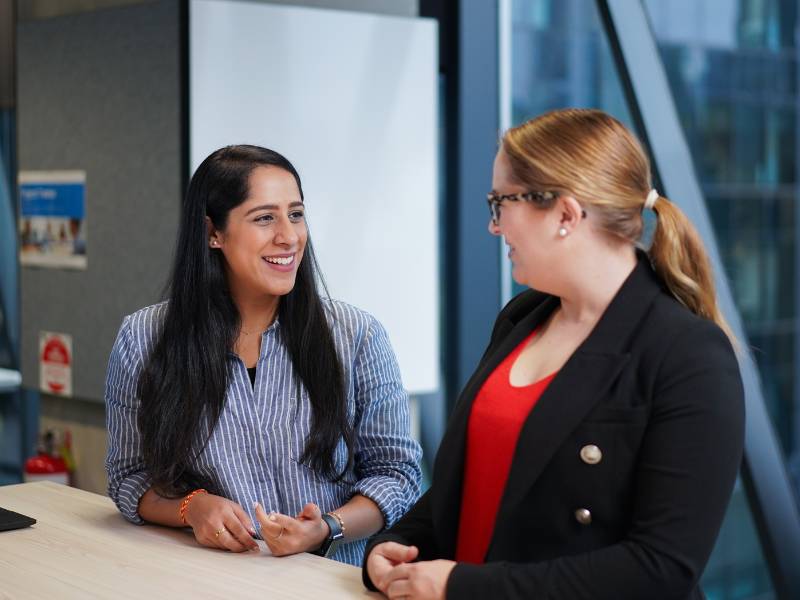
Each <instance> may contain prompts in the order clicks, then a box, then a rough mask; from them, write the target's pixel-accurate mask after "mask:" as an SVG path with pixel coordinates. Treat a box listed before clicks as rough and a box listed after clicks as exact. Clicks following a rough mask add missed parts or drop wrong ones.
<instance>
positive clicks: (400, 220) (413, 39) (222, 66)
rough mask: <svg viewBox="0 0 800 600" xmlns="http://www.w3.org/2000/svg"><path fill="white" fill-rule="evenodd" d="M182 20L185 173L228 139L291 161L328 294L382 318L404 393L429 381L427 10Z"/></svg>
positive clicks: (435, 385)
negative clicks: (418, 13)
mask: <svg viewBox="0 0 800 600" xmlns="http://www.w3.org/2000/svg"><path fill="white" fill-rule="evenodd" d="M189 20H190V30H189V40H190V41H189V46H190V54H189V64H190V85H189V87H190V99H189V101H190V109H189V114H190V153H191V154H190V161H191V169H192V172H194V170H195V169H196V168H197V166H198V165H199V164H200V162H202V160H203V159H204V158H205V157H206V156H207V155H208V154H210V153H211V152H213V151H214V150H216V149H217V148H220V147H222V146H226V145H229V144H242V143H249V144H257V145H260V146H266V147H268V148H271V149H273V150H277V151H278V152H280V153H282V154H284V155H285V156H286V157H287V158H288V159H289V160H290V161H292V163H293V164H294V165H295V167H296V168H297V170H298V171H299V173H300V177H301V180H302V182H303V191H304V194H305V198H306V207H307V209H306V215H307V218H308V223H309V230H310V233H311V239H312V240H313V243H314V246H315V250H316V253H317V258H318V260H319V262H320V266H321V268H322V273H323V275H324V277H325V280H326V282H327V283H328V287H329V290H330V293H331V296H332V297H333V298H337V299H340V300H344V301H346V302H349V303H351V304H354V305H356V306H358V307H359V308H363V309H364V310H366V311H368V312H370V313H372V314H373V315H375V317H376V318H378V320H380V321H381V322H382V323H383V325H384V326H385V327H386V329H387V331H388V333H389V337H390V338H391V341H392V345H393V347H394V349H395V352H396V354H397V357H398V361H399V363H400V370H401V372H402V376H403V382H404V384H405V386H406V388H407V389H408V390H409V392H411V393H429V392H434V391H437V390H438V389H439V329H440V327H439V273H438V255H439V252H438V250H439V242H438V232H439V223H438V200H437V197H438V164H437V155H438V152H437V146H438V139H437V135H438V132H437V129H438V120H437V115H438V110H437V105H438V91H437V71H438V56H437V52H438V45H437V44H438V42H437V30H436V23H435V21H433V20H429V19H412V18H403V17H390V16H383V15H372V14H364V13H356V12H347V11H334V10H322V9H314V8H304V7H290V6H278V5H265V4H258V3H253V2H240V1H230V0H192V2H191V3H190V19H189Z"/></svg>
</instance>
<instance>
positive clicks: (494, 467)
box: [364, 110, 744, 600]
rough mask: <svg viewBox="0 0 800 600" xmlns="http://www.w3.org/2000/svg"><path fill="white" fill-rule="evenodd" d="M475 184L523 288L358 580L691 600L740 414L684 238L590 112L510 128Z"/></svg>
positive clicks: (474, 593) (611, 133)
mask: <svg viewBox="0 0 800 600" xmlns="http://www.w3.org/2000/svg"><path fill="white" fill-rule="evenodd" d="M492 184H493V190H492V192H491V193H490V194H489V208H490V211H491V221H490V223H489V231H490V233H492V234H493V235H498V236H502V237H503V239H504V241H505V243H506V244H507V246H508V254H509V257H510V259H511V262H512V264H513V276H514V279H515V280H516V281H517V282H519V283H521V284H523V285H526V286H528V287H529V288H531V289H530V290H528V291H526V292H524V293H522V294H520V295H519V296H517V297H516V298H514V299H513V300H512V301H511V302H510V303H509V304H508V305H507V306H506V307H505V308H504V309H503V310H502V312H501V313H500V315H499V317H498V318H497V321H496V323H495V326H494V331H493V333H492V337H491V341H490V343H489V347H488V349H487V350H486V353H485V354H484V357H483V359H482V360H481V363H480V364H479V365H478V368H477V370H476V372H475V374H474V375H473V377H472V379H471V380H470V381H469V382H468V383H467V385H466V387H465V388H464V391H463V392H462V395H461V398H460V400H459V402H458V404H457V405H456V407H455V409H454V411H453V414H452V416H451V419H450V423H449V426H448V429H447V432H446V433H445V436H444V439H443V440H442V443H441V446H440V448H439V453H438V456H437V460H436V466H435V470H434V474H433V484H432V486H431V488H430V490H429V491H428V492H427V493H426V494H425V495H424V496H423V497H422V498H421V499H420V500H419V501H418V502H417V503H416V505H415V506H414V507H413V508H412V509H411V511H410V512H409V513H408V514H407V515H406V516H405V517H403V518H402V519H400V521H398V522H397V523H396V524H395V525H394V526H393V527H391V528H390V529H389V531H388V532H386V533H384V534H381V535H379V536H378V537H377V538H375V539H374V540H373V541H372V542H371V543H370V544H369V546H368V547H367V550H366V557H367V558H366V560H365V563H364V581H365V583H366V584H367V585H368V586H369V587H374V588H377V589H379V590H380V591H382V592H384V593H385V594H386V595H387V596H389V597H390V598H409V599H422V598H437V599H438V598H445V597H447V598H548V599H550V600H554V599H561V598H563V599H570V600H577V599H582V598H585V599H589V598H591V599H592V600H599V599H603V598H608V599H612V598H613V599H614V600H624V599H627V598H630V599H641V598H648V599H651V600H652V599H657V598H702V597H703V594H702V591H701V590H700V588H699V586H698V580H699V579H700V575H701V573H702V571H703V568H704V566H705V564H706V561H707V559H708V556H709V554H710V552H711V549H712V547H713V545H714V540H715V538H716V536H717V533H718V531H719V527H720V524H721V522H722V518H723V515H724V513H725V509H726V506H727V504H728V500H729V497H730V494H731V490H732V488H733V484H734V481H735V479H736V473H737V470H738V467H739V463H740V461H741V455H742V444H743V430H744V409H743V390H742V384H741V379H740V375H739V369H738V365H737V361H736V356H735V353H734V350H733V347H732V344H731V337H732V336H731V335H730V332H729V330H728V327H727V326H726V324H725V322H724V320H723V318H722V316H721V315H720V312H719V309H718V306H717V302H716V298H715V293H714V284H713V277H712V273H711V269H710V265H709V260H708V256H707V254H706V251H705V250H704V248H703V244H702V242H701V240H700V238H699V237H698V235H697V233H696V231H695V230H694V228H693V227H692V225H691V224H690V223H689V221H688V220H687V218H686V217H685V216H684V214H683V213H682V212H681V211H680V209H679V208H678V207H677V206H676V205H674V204H673V203H672V202H670V200H668V199H667V198H665V197H663V196H661V195H659V194H658V192H656V191H655V190H654V189H653V187H652V180H651V173H650V166H649V163H648V160H647V157H646V155H645V153H644V151H643V150H642V148H641V146H640V145H639V143H638V142H637V140H636V139H635V138H634V136H633V135H632V134H631V133H630V132H629V131H627V130H626V129H625V127H623V126H622V125H621V124H620V123H619V122H618V121H616V120H615V119H613V118H612V117H610V116H609V115H607V114H605V113H603V112H600V111H597V110H562V111H556V112H552V113H548V114H545V115H543V116H540V117H538V118H536V119H533V120H531V121H529V122H527V123H525V124H523V125H521V126H519V127H516V128H514V129H511V130H510V131H508V132H507V133H506V135H505V136H504V138H503V140H502V144H501V147H500V150H499V152H498V153H497V158H496V159H495V163H494V174H493V182H492ZM648 211H653V212H654V213H655V215H656V217H657V225H656V228H655V232H654V239H653V242H652V245H651V247H650V249H649V250H648V251H647V252H644V251H642V250H640V249H639V248H640V238H641V235H642V229H643V214H644V213H645V212H648Z"/></svg>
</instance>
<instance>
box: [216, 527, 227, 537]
mask: <svg viewBox="0 0 800 600" xmlns="http://www.w3.org/2000/svg"><path fill="white" fill-rule="evenodd" d="M226 531H228V530H227V529H225V528H224V527H223V528H222V529H217V530H216V531H215V532H214V537H216V538H218V537H219V536H220V534H223V533H225V532H226Z"/></svg>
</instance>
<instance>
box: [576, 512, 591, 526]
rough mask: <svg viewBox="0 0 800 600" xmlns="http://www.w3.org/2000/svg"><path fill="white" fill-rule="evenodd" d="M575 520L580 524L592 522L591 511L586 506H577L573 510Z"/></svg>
mask: <svg viewBox="0 0 800 600" xmlns="http://www.w3.org/2000/svg"><path fill="white" fill-rule="evenodd" d="M575 520H576V521H577V522H578V523H580V524H581V525H590V524H591V523H592V513H591V512H589V509H588V508H579V509H578V510H576V511H575Z"/></svg>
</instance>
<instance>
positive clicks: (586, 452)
mask: <svg viewBox="0 0 800 600" xmlns="http://www.w3.org/2000/svg"><path fill="white" fill-rule="evenodd" d="M581 460H582V461H583V462H585V463H586V464H587V465H596V464H597V463H599V462H600V461H601V460H603V452H602V451H601V450H600V448H598V447H597V446H595V445H594V444H589V445H587V446H584V447H583V448H581Z"/></svg>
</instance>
